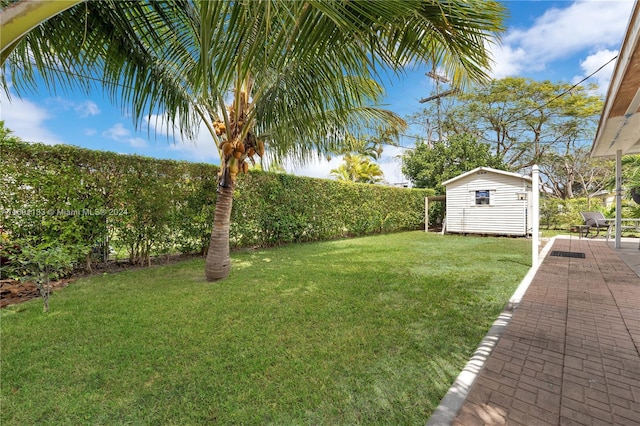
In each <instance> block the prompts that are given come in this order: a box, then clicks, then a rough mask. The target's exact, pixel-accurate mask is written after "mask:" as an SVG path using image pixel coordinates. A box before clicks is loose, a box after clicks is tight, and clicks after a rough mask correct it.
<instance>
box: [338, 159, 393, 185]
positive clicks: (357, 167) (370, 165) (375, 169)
mask: <svg viewBox="0 0 640 426" xmlns="http://www.w3.org/2000/svg"><path fill="white" fill-rule="evenodd" d="M331 175H332V176H335V177H336V179H338V180H339V181H343V182H360V183H376V182H380V181H381V180H382V176H383V172H382V170H381V169H380V166H379V165H377V164H376V163H374V162H373V161H371V160H370V159H369V158H367V157H365V156H364V155H361V154H352V153H348V154H346V155H345V156H344V161H343V163H342V164H341V165H340V166H339V167H338V168H337V169H333V170H331Z"/></svg>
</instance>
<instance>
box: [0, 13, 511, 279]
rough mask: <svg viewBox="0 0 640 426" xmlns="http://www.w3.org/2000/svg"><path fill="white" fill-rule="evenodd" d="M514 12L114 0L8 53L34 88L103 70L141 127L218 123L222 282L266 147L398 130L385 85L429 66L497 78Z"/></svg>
mask: <svg viewBox="0 0 640 426" xmlns="http://www.w3.org/2000/svg"><path fill="white" fill-rule="evenodd" d="M20 3H21V2H20ZM7 9H8V8H7ZM4 13H5V11H4V10H3V12H2V14H3V15H4ZM502 18H503V7H502V6H501V5H500V4H499V3H498V2H495V1H485V0H465V1H463V0H459V1H449V2H443V3H440V2H437V1H427V0H405V1H395V0H389V1H382V0H381V1H352V2H343V1H330V0H326V1H307V2H302V1H299V2H298V1H294V2H292V1H287V0H271V1H253V0H245V1H234V2H231V1H196V0H192V1H187V0H185V1H182V2H167V3H164V2H163V3H161V4H160V3H157V2H154V1H152V0H148V1H134V2H122V1H113V0H112V1H107V2H88V3H84V4H80V5H77V6H74V7H72V8H70V9H68V10H66V11H63V12H61V13H60V14H59V15H58V16H55V17H53V18H51V19H49V20H48V21H46V22H44V23H43V24H41V25H39V26H37V27H36V28H35V29H33V30H32V31H30V32H27V33H26V34H24V35H22V36H19V37H18V38H17V39H16V40H14V41H11V40H9V41H8V42H7V48H6V49H5V46H4V45H3V46H2V48H3V51H2V58H3V60H4V59H5V58H6V57H8V58H9V66H10V70H11V76H12V81H14V83H15V82H18V83H22V84H23V85H27V86H28V85H29V83H32V82H33V81H34V73H33V71H34V70H37V71H39V72H40V73H41V75H43V76H44V77H45V80H46V81H47V82H53V81H54V80H56V79H57V80H61V81H63V82H64V83H66V84H67V85H69V86H74V85H78V84H84V85H89V84H90V81H91V80H90V79H89V80H87V79H83V78H82V76H83V75H87V74H88V75H91V76H93V77H94V78H96V77H97V78H99V79H100V80H101V82H102V84H103V85H104V87H105V88H106V89H107V90H108V92H109V93H110V94H111V95H112V96H113V98H114V99H117V100H120V101H121V102H122V103H123V106H129V108H131V110H132V113H133V115H134V117H135V118H136V119H137V122H136V123H137V124H140V123H142V122H143V121H144V120H143V119H144V118H145V117H147V116H149V114H151V113H152V112H154V111H160V112H162V113H163V114H164V117H165V119H166V121H167V123H169V124H172V125H177V127H178V131H180V132H184V133H185V134H187V135H190V134H192V130H193V129H196V128H197V127H198V125H199V123H200V122H203V123H204V124H205V125H206V126H207V129H208V130H209V132H210V133H211V136H212V138H214V140H215V141H216V144H217V146H218V149H219V153H220V158H221V162H220V175H219V189H218V197H217V202H216V209H215V219H214V225H213V230H212V237H211V244H210V249H209V252H208V256H207V262H206V268H205V269H206V276H207V279H208V280H218V279H222V278H225V277H226V276H227V275H228V274H229V270H230V258H229V225H230V223H229V220H230V214H231V207H232V201H233V190H234V186H235V181H236V177H237V175H238V173H239V172H240V171H242V170H244V169H246V167H247V166H246V164H247V161H249V162H251V161H252V160H253V158H254V156H255V155H262V154H263V153H264V149H265V146H266V147H268V148H269V149H270V151H271V154H272V155H273V156H274V158H276V159H281V158H284V157H287V156H288V157H289V158H292V159H294V160H295V161H297V162H298V163H302V162H304V161H305V160H307V159H308V158H310V156H312V155H313V154H316V153H324V152H326V151H328V150H329V149H330V147H335V146H336V144H339V143H342V142H343V141H344V139H345V138H344V135H347V134H350V135H354V137H356V138H360V137H362V136H363V135H365V134H366V133H367V129H370V128H375V127H377V126H383V127H384V128H387V129H398V128H399V127H400V126H402V125H403V124H404V122H403V121H402V120H401V119H400V118H399V117H398V116H396V115H395V114H393V113H390V112H388V111H384V110H382V109H379V108H376V107H375V105H376V102H377V101H378V100H379V99H380V96H381V94H382V87H381V86H380V85H379V84H378V83H376V82H375V80H376V79H379V78H380V77H381V76H383V75H385V74H386V73H402V70H403V69H404V68H405V67H406V66H408V65H409V64H411V63H417V62H425V61H427V62H432V63H436V64H437V65H438V66H439V68H442V69H444V70H445V71H446V72H447V73H448V75H449V76H451V77H452V78H453V79H454V82H456V83H457V84H459V85H464V84H465V83H466V82H470V81H476V80H484V79H486V78H487V70H488V68H489V64H490V59H489V57H488V51H487V47H488V44H489V43H490V42H491V41H492V40H493V39H494V37H495V36H496V33H497V32H498V31H501V30H503V27H502V24H501V22H502ZM100 20H102V23H101V22H100ZM5 22H6V21H5V20H4V19H3V20H2V28H0V30H3V29H4V25H5ZM89 24H91V25H89ZM86 28H90V29H91V31H87V30H86ZM16 33H19V31H18V32H16ZM65 38H66V40H65ZM70 40H71V41H70ZM73 43H75V45H74V44H73ZM51 46H54V48H53V49H52V48H51ZM8 51H11V53H10V54H9V53H7V52H8ZM52 52H55V54H52ZM76 71H81V72H76ZM65 74H66V75H67V77H64V75H65ZM70 75H74V77H73V78H72V77H69V76H70ZM6 87H7V86H6V82H5V88H6ZM15 87H20V84H18V85H16V86H15Z"/></svg>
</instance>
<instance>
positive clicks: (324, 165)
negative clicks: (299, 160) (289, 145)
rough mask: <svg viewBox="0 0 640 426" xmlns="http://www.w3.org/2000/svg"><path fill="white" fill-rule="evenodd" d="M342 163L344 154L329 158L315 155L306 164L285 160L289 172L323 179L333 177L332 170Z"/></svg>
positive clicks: (285, 166)
mask: <svg viewBox="0 0 640 426" xmlns="http://www.w3.org/2000/svg"><path fill="white" fill-rule="evenodd" d="M341 163H342V156H335V157H331V160H327V159H326V158H325V157H323V156H320V157H314V158H313V159H312V160H310V161H308V162H307V163H305V164H304V165H299V164H296V163H295V162H294V161H292V160H285V161H284V168H285V170H286V171H287V173H291V174H294V175H297V176H309V177H315V178H321V179H333V177H332V176H331V170H332V169H336V168H338V167H339V166H340V164H341Z"/></svg>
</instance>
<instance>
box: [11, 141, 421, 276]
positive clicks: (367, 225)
mask: <svg viewBox="0 0 640 426" xmlns="http://www.w3.org/2000/svg"><path fill="white" fill-rule="evenodd" d="M0 167H1V169H2V175H1V176H0V185H1V186H2V189H1V191H0V210H1V213H2V216H1V220H2V222H0V226H2V227H3V228H4V229H5V231H9V233H10V235H11V238H12V239H24V238H31V239H36V240H37V242H38V243H42V242H46V243H55V244H62V245H65V246H68V247H73V248H74V249H75V250H76V252H77V255H78V257H79V258H82V259H85V260H86V262H87V266H88V267H90V265H91V262H92V261H95V260H96V259H95V258H96V256H93V257H92V254H93V255H95V254H96V247H101V248H105V247H108V245H109V241H113V240H115V241H117V242H118V244H119V245H121V246H124V247H126V249H127V252H128V255H129V260H130V261H131V262H132V263H144V262H147V261H148V260H149V256H150V255H151V254H162V253H169V252H176V251H177V252H181V253H204V252H205V250H206V248H207V245H208V241H209V235H210V232H211V226H212V223H213V211H214V203H215V196H216V175H217V172H218V168H217V167H216V166H213V165H208V164H195V163H187V162H178V161H171V160H158V159H152V158H145V157H140V156H131V155H119V154H114V153H109V152H100V151H91V150H87V149H81V148H76V147H71V146H64V145H56V146H47V145H42V144H27V143H21V142H2V144H1V145H0ZM428 193H429V192H428V191H426V190H410V189H400V188H390V187H382V186H374V185H362V184H348V183H341V182H336V181H330V180H323V179H314V178H306V177H298V176H292V175H286V174H273V173H265V172H258V171H251V172H250V173H248V174H246V175H242V176H241V177H240V179H239V181H238V185H237V187H236V195H235V198H234V207H233V211H232V218H231V220H232V226H231V235H230V237H231V244H232V246H233V247H236V248H239V247H254V246H272V245H278V244H283V243H289V242H301V241H319V240H327V239H333V238H340V237H345V236H355V235H365V234H371V233H377V232H392V231H400V230H410V229H418V228H419V227H421V226H423V224H424V197H425V196H426V195H428ZM5 235H6V234H5ZM98 257H100V256H98Z"/></svg>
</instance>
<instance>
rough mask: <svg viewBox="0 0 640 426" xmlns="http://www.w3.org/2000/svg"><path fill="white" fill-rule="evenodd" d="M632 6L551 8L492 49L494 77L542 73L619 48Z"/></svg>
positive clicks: (621, 3)
mask: <svg viewBox="0 0 640 426" xmlns="http://www.w3.org/2000/svg"><path fill="white" fill-rule="evenodd" d="M632 6H633V1H630V0H626V1H576V2H573V3H571V4H570V5H569V6H568V7H566V8H557V7H554V8H550V9H548V10H547V11H546V12H545V13H544V14H543V15H542V16H540V17H539V18H538V19H536V20H535V23H534V25H533V26H532V27H530V28H524V29H513V30H511V31H509V32H508V33H507V34H506V36H505V37H504V38H503V44H502V45H501V46H498V47H494V48H492V52H493V56H494V59H495V61H496V65H495V67H494V69H493V75H494V76H495V77H497V78H500V77H505V76H507V75H516V74H518V73H521V72H524V71H532V70H533V71H536V70H542V69H545V67H546V66H547V65H549V64H550V63H552V62H553V61H556V60H561V59H564V58H567V57H569V56H572V55H575V54H577V53H580V52H581V51H587V52H596V51H599V50H604V49H606V48H618V47H619V46H620V43H621V42H622V38H623V35H624V31H625V28H626V23H627V22H628V21H629V16H630V12H631V8H632ZM605 62H606V61H605ZM600 65H602V64H600Z"/></svg>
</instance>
